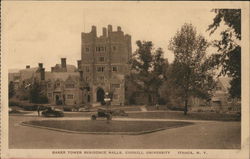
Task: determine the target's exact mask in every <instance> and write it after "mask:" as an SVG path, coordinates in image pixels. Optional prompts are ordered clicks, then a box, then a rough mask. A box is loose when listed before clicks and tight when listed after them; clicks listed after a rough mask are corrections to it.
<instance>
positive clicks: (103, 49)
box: [95, 46, 106, 52]
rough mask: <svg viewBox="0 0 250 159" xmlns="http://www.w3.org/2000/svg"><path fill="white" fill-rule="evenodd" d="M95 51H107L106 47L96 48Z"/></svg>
mask: <svg viewBox="0 0 250 159" xmlns="http://www.w3.org/2000/svg"><path fill="white" fill-rule="evenodd" d="M95 51H96V52H104V51H106V47H105V46H99V47H96V48H95Z"/></svg>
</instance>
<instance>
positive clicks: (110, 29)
mask: <svg viewBox="0 0 250 159" xmlns="http://www.w3.org/2000/svg"><path fill="white" fill-rule="evenodd" d="M111 32H112V25H108V36H110V33H111Z"/></svg>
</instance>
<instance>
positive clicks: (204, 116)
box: [128, 111, 241, 121]
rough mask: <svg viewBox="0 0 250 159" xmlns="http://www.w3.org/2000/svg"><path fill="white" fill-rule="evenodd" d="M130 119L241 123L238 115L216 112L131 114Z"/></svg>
mask: <svg viewBox="0 0 250 159" xmlns="http://www.w3.org/2000/svg"><path fill="white" fill-rule="evenodd" d="M128 117H129V118H145V119H180V120H216V121H240V120H241V118H240V116H239V115H237V114H220V113H214V112H189V113H188V114H187V115H184V114H183V112H182V111H180V112H178V111H161V112H139V113H129V115H128Z"/></svg>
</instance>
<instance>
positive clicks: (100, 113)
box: [91, 109, 112, 120]
mask: <svg viewBox="0 0 250 159" xmlns="http://www.w3.org/2000/svg"><path fill="white" fill-rule="evenodd" d="M96 118H107V120H111V119H112V113H111V110H107V109H98V110H97V114H93V115H92V116H91V120H96Z"/></svg>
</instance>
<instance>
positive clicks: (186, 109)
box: [184, 99, 188, 115]
mask: <svg viewBox="0 0 250 159" xmlns="http://www.w3.org/2000/svg"><path fill="white" fill-rule="evenodd" d="M187 112H188V99H185V107H184V115H187Z"/></svg>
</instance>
